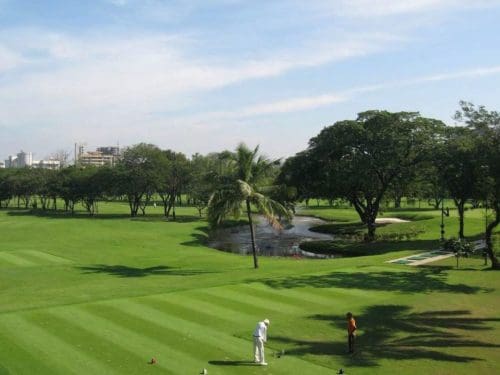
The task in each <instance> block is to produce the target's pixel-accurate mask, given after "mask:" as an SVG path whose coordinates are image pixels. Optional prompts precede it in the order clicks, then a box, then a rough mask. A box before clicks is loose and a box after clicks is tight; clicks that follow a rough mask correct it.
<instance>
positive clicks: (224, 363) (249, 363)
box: [208, 361, 258, 366]
mask: <svg viewBox="0 0 500 375" xmlns="http://www.w3.org/2000/svg"><path fill="white" fill-rule="evenodd" d="M208 363H209V364H211V365H214V366H258V364H257V363H255V362H253V361H208Z"/></svg>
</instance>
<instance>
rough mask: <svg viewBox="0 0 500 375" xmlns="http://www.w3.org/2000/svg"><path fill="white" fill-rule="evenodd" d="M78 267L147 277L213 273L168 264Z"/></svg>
mask: <svg viewBox="0 0 500 375" xmlns="http://www.w3.org/2000/svg"><path fill="white" fill-rule="evenodd" d="M77 268H78V269H80V270H82V271H83V273H86V274H87V273H89V274H90V273H107V274H108V275H112V276H118V277H146V276H164V275H170V276H193V275H199V274H204V273H211V272H210V271H203V270H187V269H178V268H173V267H168V266H155V267H145V268H140V267H129V266H124V265H109V264H96V265H93V266H79V267H77Z"/></svg>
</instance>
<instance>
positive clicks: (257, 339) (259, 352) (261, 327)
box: [253, 319, 269, 366]
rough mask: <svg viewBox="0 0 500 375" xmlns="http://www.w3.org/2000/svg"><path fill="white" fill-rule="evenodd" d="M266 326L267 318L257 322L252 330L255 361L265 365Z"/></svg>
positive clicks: (267, 323)
mask: <svg viewBox="0 0 500 375" xmlns="http://www.w3.org/2000/svg"><path fill="white" fill-rule="evenodd" d="M267 327H269V319H264V320H263V321H262V322H258V323H257V327H255V331H253V351H254V353H255V363H259V364H261V365H262V366H267V363H266V360H265V358H264V343H265V342H266V341H267Z"/></svg>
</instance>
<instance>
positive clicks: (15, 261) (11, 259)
mask: <svg viewBox="0 0 500 375" xmlns="http://www.w3.org/2000/svg"><path fill="white" fill-rule="evenodd" d="M0 261H5V262H6V263H8V264H9V265H13V266H21V267H32V266H36V265H38V263H34V262H32V261H30V260H27V259H25V258H23V257H21V256H19V255H17V254H14V253H13V252H9V251H1V252H0Z"/></svg>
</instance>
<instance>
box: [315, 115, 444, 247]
mask: <svg viewBox="0 0 500 375" xmlns="http://www.w3.org/2000/svg"><path fill="white" fill-rule="evenodd" d="M443 128H444V124H443V123H442V122H440V121H437V120H433V119H428V118H423V117H421V116H420V115H419V114H418V113H413V112H398V113H390V112H386V111H368V112H363V113H360V114H359V115H358V118H357V119H356V120H346V121H339V122H337V123H335V124H334V125H332V126H329V127H326V128H324V129H323V130H322V131H321V132H320V134H319V135H317V136H316V137H314V138H312V139H311V140H310V142H309V149H308V152H307V155H308V158H309V160H308V163H311V164H312V165H313V167H312V168H313V169H314V170H316V171H318V172H320V173H321V177H319V180H318V182H321V186H322V188H323V189H324V188H325V187H326V188H328V189H329V192H328V194H329V195H330V196H331V197H340V198H344V199H347V200H348V201H349V202H350V203H351V204H352V205H353V207H354V208H355V209H356V211H357V212H358V214H359V216H360V219H361V221H362V222H363V223H364V224H366V226H367V229H368V233H367V239H368V240H373V239H374V235H375V219H376V218H377V215H378V212H379V208H380V203H381V200H382V198H383V197H384V194H385V193H386V192H387V190H388V189H389V188H390V187H391V186H394V187H395V183H396V182H397V183H398V185H399V186H401V185H403V184H404V182H405V180H404V179H403V178H402V177H404V176H406V175H409V174H411V173H412V169H414V168H416V167H417V166H418V165H419V163H422V162H423V161H425V160H426V158H427V155H428V151H429V150H430V149H431V148H432V147H433V145H434V142H435V139H436V137H438V136H439V134H441V132H442V130H443Z"/></svg>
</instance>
